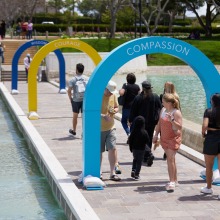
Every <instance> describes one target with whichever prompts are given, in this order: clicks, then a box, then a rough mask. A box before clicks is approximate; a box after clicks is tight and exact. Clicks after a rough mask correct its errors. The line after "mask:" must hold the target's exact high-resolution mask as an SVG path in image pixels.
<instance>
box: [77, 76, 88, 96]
mask: <svg viewBox="0 0 220 220" xmlns="http://www.w3.org/2000/svg"><path fill="white" fill-rule="evenodd" d="M75 78H76V77H75ZM86 84H87V82H86V80H85V79H84V78H80V79H77V78H76V83H75V87H76V89H75V97H76V98H77V99H82V98H83V96H84V93H85V91H86Z"/></svg>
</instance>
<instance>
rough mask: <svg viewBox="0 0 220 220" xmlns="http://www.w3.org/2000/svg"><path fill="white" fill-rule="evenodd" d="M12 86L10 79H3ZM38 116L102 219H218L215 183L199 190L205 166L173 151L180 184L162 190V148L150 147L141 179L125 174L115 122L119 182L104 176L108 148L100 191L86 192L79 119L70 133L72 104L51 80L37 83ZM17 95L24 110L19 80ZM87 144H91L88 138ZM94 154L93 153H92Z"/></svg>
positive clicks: (124, 150) (124, 148) (121, 136)
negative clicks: (103, 185)
mask: <svg viewBox="0 0 220 220" xmlns="http://www.w3.org/2000/svg"><path fill="white" fill-rule="evenodd" d="M4 85H5V86H6V87H7V89H8V90H9V91H10V90H11V82H5V83H4ZM37 87H38V92H37V93H38V114H39V116H40V117H41V118H40V119H39V120H35V121H31V123H32V124H33V125H34V127H35V128H36V129H37V131H38V132H39V134H40V135H41V136H42V138H43V139H44V141H45V142H46V143H47V145H48V146H49V148H50V149H51V151H52V152H53V154H54V155H55V156H56V158H57V159H58V160H59V162H60V163H61V165H62V166H63V167H64V169H65V170H66V171H67V172H68V174H69V175H71V177H72V179H73V182H74V183H75V184H76V186H77V187H78V188H79V190H80V191H81V193H82V194H83V196H84V197H85V198H86V200H87V201H88V202H89V204H90V205H91V207H92V208H93V210H94V211H95V212H96V214H97V215H98V216H99V218H100V219H102V220H108V219H109V220H110V219H111V220H112V219H114V220H126V219H128V220H133V219H134V220H138V219H139V220H142V219H150V220H153V219H160V220H162V219H175V220H176V219H184V220H185V219H187V220H191V219H197V220H198V219H206V220H208V219H216V220H217V219H220V201H218V200H217V195H218V194H220V188H218V187H214V194H213V195H203V194H200V188H201V187H202V186H204V185H205V182H204V181H203V180H202V179H201V178H200V177H199V173H200V171H201V170H203V169H204V167H202V166H200V165H198V164H197V163H195V162H193V161H191V160H189V159H188V158H186V157H184V156H182V155H180V154H177V157H176V161H177V167H178V178H179V183H180V185H179V186H178V187H177V188H176V190H175V192H174V193H167V192H166V191H165V188H164V185H165V184H166V183H167V181H168V174H167V164H166V161H164V160H163V159H162V155H163V150H162V149H161V147H159V148H158V149H157V150H156V151H155V152H154V154H155V157H156V159H155V161H154V164H153V166H152V167H146V166H145V165H143V167H142V170H141V180H140V181H133V180H132V179H131V178H130V172H131V164H132V154H131V153H130V151H129V148H128V145H127V144H125V143H126V135H125V132H124V131H123V129H122V126H121V124H120V122H119V121H117V120H116V127H117V148H118V157H119V161H120V166H121V169H122V174H121V178H122V181H121V182H112V181H109V180H108V178H109V165H108V160H107V153H106V154H105V157H104V159H103V168H102V171H103V178H104V181H105V182H106V184H107V187H106V188H105V189H104V190H101V191H87V190H85V189H83V188H82V185H81V184H79V183H78V181H77V180H78V175H79V174H80V173H81V170H82V140H81V118H80V119H79V123H78V129H77V135H76V137H73V136H71V135H69V133H68V130H69V128H71V124H72V109H71V105H70V103H69V100H68V97H67V94H59V93H58V88H56V87H55V86H53V85H51V84H50V83H43V82H41V83H38V85H37ZM18 90H19V92H20V93H19V94H18V95H14V96H13V97H14V99H15V100H16V102H17V103H18V105H19V106H20V107H21V108H22V110H23V111H24V112H25V113H28V95H27V91H28V89H27V83H25V82H18ZM91 147H95V146H93V143H91ZM94 159H95V158H94Z"/></svg>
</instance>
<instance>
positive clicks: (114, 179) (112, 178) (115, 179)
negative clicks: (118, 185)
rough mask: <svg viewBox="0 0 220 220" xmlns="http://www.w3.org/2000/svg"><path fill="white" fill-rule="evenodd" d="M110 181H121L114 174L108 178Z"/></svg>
mask: <svg viewBox="0 0 220 220" xmlns="http://www.w3.org/2000/svg"><path fill="white" fill-rule="evenodd" d="M109 179H110V180H113V181H120V180H121V178H120V177H118V176H117V175H116V174H114V175H112V176H110V178H109Z"/></svg>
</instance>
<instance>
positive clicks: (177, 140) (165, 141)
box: [160, 108, 182, 150]
mask: <svg viewBox="0 0 220 220" xmlns="http://www.w3.org/2000/svg"><path fill="white" fill-rule="evenodd" d="M176 110H177V109H174V111H173V112H172V113H171V114H172V115H173V114H174V113H175V111H176ZM160 131H161V134H160V144H161V146H162V147H163V148H164V149H171V150H178V149H179V147H180V144H181V141H182V137H181V132H180V131H179V130H174V129H173V127H172V123H171V122H170V121H169V119H168V118H167V117H166V109H165V108H164V110H163V112H162V114H161V116H160Z"/></svg>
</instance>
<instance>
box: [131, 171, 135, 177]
mask: <svg viewBox="0 0 220 220" xmlns="http://www.w3.org/2000/svg"><path fill="white" fill-rule="evenodd" d="M131 178H133V179H134V178H135V172H134V171H131Z"/></svg>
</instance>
